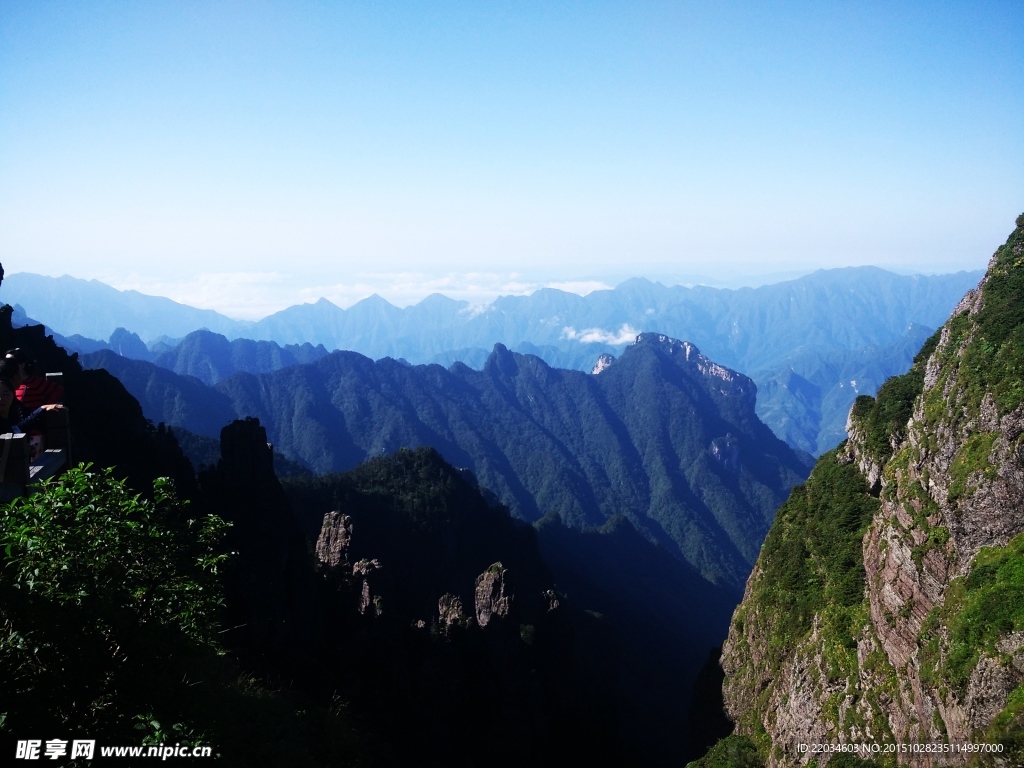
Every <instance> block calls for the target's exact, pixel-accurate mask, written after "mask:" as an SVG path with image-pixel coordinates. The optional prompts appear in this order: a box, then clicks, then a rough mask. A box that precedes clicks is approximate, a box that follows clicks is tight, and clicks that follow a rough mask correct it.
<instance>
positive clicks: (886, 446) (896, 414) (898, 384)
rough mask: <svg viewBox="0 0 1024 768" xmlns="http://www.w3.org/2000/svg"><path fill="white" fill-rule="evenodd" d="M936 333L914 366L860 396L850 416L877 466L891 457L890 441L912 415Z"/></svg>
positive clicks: (900, 433) (938, 335)
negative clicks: (861, 431) (872, 393)
mask: <svg viewBox="0 0 1024 768" xmlns="http://www.w3.org/2000/svg"><path fill="white" fill-rule="evenodd" d="M941 333H942V332H941V330H940V331H936V332H935V333H934V334H932V335H931V337H930V338H929V339H928V340H927V341H926V342H925V343H924V346H923V347H921V351H920V352H918V353H917V356H916V357H914V365H913V366H912V367H911V369H910V370H909V371H908V372H907V373H905V374H903V375H902V376H893V377H892V378H891V379H889V380H888V381H886V382H885V383H884V384H883V385H882V386H881V388H879V390H878V394H877V395H876V396H875V397H874V398H871V397H870V396H868V395H861V396H860V397H858V398H857V400H856V402H854V405H853V410H852V411H851V414H852V416H853V418H854V421H855V422H857V423H858V424H859V425H860V427H861V429H862V430H863V432H864V447H865V449H866V450H867V452H868V454H869V455H870V456H872V457H873V458H874V459H875V460H876V461H878V462H879V463H884V462H885V461H886V460H887V459H889V458H890V457H891V456H892V439H893V437H897V438H899V437H901V436H902V434H903V430H904V428H905V427H906V425H907V422H908V421H909V420H910V417H911V416H912V415H913V413H914V400H915V398H917V396H918V395H919V394H921V391H922V390H923V389H924V369H925V365H926V364H927V363H928V358H929V357H931V354H932V352H934V351H935V347H936V346H937V345H938V343H939V337H940V336H941Z"/></svg>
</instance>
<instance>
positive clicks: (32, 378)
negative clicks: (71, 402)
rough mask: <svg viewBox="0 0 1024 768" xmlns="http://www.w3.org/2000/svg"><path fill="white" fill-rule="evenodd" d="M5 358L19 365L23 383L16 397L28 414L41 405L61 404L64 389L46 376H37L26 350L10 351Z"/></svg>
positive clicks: (15, 394) (19, 386)
mask: <svg viewBox="0 0 1024 768" xmlns="http://www.w3.org/2000/svg"><path fill="white" fill-rule="evenodd" d="M5 357H7V358H9V359H11V360H14V361H15V362H16V363H17V364H18V372H19V374H20V378H21V383H20V384H19V385H18V389H17V391H16V392H15V393H14V396H15V397H16V398H18V402H20V403H21V404H22V406H23V407H24V408H25V411H26V413H32V411H34V410H35V409H36V408H38V407H39V406H41V405H50V404H51V403H59V402H60V400H61V398H62V397H64V387H62V386H61V385H60V384H58V383H57V382H55V381H50V380H49V379H48V378H46V377H45V376H37V375H36V374H35V372H34V370H33V366H34V361H33V360H32V358H31V357H30V356H29V355H28V353H26V352H25V350H23V349H20V348H16V349H11V350H8V352H7V354H6V355H5Z"/></svg>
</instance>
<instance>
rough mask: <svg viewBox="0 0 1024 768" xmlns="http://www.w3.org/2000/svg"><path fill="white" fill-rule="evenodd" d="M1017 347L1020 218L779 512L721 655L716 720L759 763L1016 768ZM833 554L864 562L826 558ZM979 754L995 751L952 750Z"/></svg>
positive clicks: (1022, 566)
mask: <svg viewBox="0 0 1024 768" xmlns="http://www.w3.org/2000/svg"><path fill="white" fill-rule="evenodd" d="M1022 340H1024V216H1022V217H1020V218H1018V220H1017V229H1016V230H1015V232H1014V233H1013V234H1012V235H1011V236H1010V238H1009V240H1008V241H1007V243H1006V244H1005V245H1004V246H1003V247H1001V248H1000V249H999V250H998V251H997V252H996V254H995V255H994V256H993V258H992V261H991V262H990V264H989V269H988V273H987V274H986V276H985V278H984V279H983V280H982V282H981V284H980V285H979V287H978V289H977V290H975V291H971V292H970V293H969V294H968V295H967V296H966V297H965V298H964V300H963V301H962V302H961V304H960V305H959V306H958V307H957V310H956V311H955V313H954V315H953V316H952V317H951V319H950V320H949V321H948V322H947V323H946V325H945V326H944V327H943V328H942V329H941V331H940V333H938V334H936V336H934V337H933V338H932V339H931V340H929V342H928V343H927V344H926V345H925V348H924V349H923V350H922V352H921V354H919V355H918V358H916V359H915V364H914V367H913V368H912V370H911V371H910V372H909V373H908V374H906V375H905V376H902V377H898V378H896V379H890V381H889V382H887V383H886V385H885V386H883V387H882V389H881V390H879V393H878V397H877V399H871V398H864V397H862V398H859V399H858V401H857V403H856V404H855V406H854V408H853V410H852V411H851V414H850V420H849V425H848V432H849V436H850V437H849V440H848V441H847V443H846V444H845V445H844V446H840V448H839V449H837V450H836V451H835V452H833V453H831V454H826V455H825V456H824V457H823V458H822V459H821V460H820V461H819V464H818V466H817V467H816V468H815V470H814V472H813V473H812V475H811V478H810V480H809V481H808V483H807V485H806V486H805V487H803V488H800V489H797V490H796V491H794V494H793V496H791V498H790V501H788V502H787V504H786V505H784V506H783V508H782V509H780V511H779V515H778V517H777V521H776V524H775V526H774V528H773V530H772V532H771V533H770V534H769V537H768V540H767V541H766V542H765V546H764V548H763V549H762V553H761V556H760V558H759V560H758V564H757V567H755V569H754V572H753V574H752V575H751V577H750V579H749V581H748V583H747V587H746V592H745V596H744V601H743V603H742V604H741V605H740V607H739V609H738V610H737V612H736V614H735V616H734V618H733V623H732V626H731V629H730V633H729V637H728V640H727V642H726V644H725V647H724V649H723V654H722V666H723V669H724V670H725V672H726V682H725V685H724V694H725V703H726V708H727V711H728V713H729V715H730V717H731V718H732V719H733V720H734V721H735V722H736V723H737V733H738V734H739V735H741V736H744V737H747V738H750V739H752V740H753V741H754V742H755V743H756V744H757V746H758V748H759V751H760V752H761V754H762V756H763V757H764V758H765V759H766V760H767V763H768V765H769V766H780V767H781V766H790V765H807V764H809V763H811V761H812V760H818V765H823V764H825V763H826V762H828V760H829V758H830V755H829V754H824V755H816V754H813V753H811V752H802V751H801V750H800V746H799V745H801V744H809V743H821V744H836V745H838V744H843V743H845V744H864V743H867V744H878V745H882V747H881V748H882V749H884V745H886V744H931V745H945V750H944V751H941V752H936V751H916V752H915V751H908V752H900V753H893V754H888V755H886V754H885V753H884V752H883V753H881V754H879V753H875V754H873V755H870V757H872V759H874V760H876V761H877V762H878V764H885V765H888V764H892V763H899V764H905V765H914V766H932V765H968V764H982V765H1019V764H1021V763H1020V762H1019V761H1020V760H1021V759H1022V756H1024V738H1022V735H1024V685H1022V683H1024V632H1022V631H1021V630H1022V629H1024V576H1022V575H1021V574H1024V536H1022V533H1024V515H1022V514H1021V510H1022V509H1024V386H1022V384H1021V376H1022V373H1024V366H1022V363H1024V344H1022V343H1021V342H1022ZM851 505H856V506H857V509H859V510H860V512H858V513H857V514H858V515H859V517H856V516H853V517H851V516H850V515H849V514H848V510H850V509H852V508H853V507H852V506H851ZM872 505H873V506H872ZM872 510H873V511H872ZM847 521H850V524H849V525H848V527H847V528H845V529H844V528H843V527H842V526H843V525H844V523H845V522H847ZM843 542H846V543H851V542H852V543H855V544H859V546H857V547H855V548H853V549H851V550H850V552H851V556H850V557H840V558H838V559H833V560H830V559H829V558H830V557H831V555H830V549H829V548H830V547H831V548H833V551H834V548H835V547H840V548H841V547H842V545H843ZM826 563H827V564H828V568H827V569H826V568H825V567H824V566H825V564H826ZM793 570H797V571H799V573H800V574H801V575H800V579H803V581H801V582H799V583H797V582H794V583H793V584H792V585H791V586H790V588H789V591H788V593H787V592H786V589H785V588H784V585H780V584H778V583H777V582H778V581H779V579H780V578H782V579H783V580H785V578H787V574H788V573H790V572H792V571H793ZM837 585H838V586H837ZM979 743H999V744H1001V745H1002V746H1001V747H1000V749H1002V750H1003V751H1002V752H1000V753H987V754H981V755H979V754H975V753H969V752H965V751H962V750H960V749H958V748H957V746H956V745H964V744H979ZM861 756H862V757H867V756H868V755H864V754H862V755H861ZM979 760H980V763H978V762H977V761H979ZM972 761H975V762H972Z"/></svg>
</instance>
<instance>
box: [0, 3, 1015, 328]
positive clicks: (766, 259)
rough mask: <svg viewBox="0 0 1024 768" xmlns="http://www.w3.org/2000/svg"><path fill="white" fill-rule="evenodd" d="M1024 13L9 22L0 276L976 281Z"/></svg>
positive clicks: (482, 288)
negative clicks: (873, 273) (865, 270)
mask: <svg viewBox="0 0 1024 768" xmlns="http://www.w3.org/2000/svg"><path fill="white" fill-rule="evenodd" d="M1021 29H1024V3H1021V2H1003V3H983V2H978V3H949V4H945V3H939V2H928V3H900V4H893V3H870V2H858V3H828V2H808V3H770V4H769V3H710V2H709V3H682V2H672V3H668V2H665V3H661V2H650V3H636V2H622V3H604V2H594V1H591V2H563V3H557V2H537V3H531V2H515V3H498V2H494V3H491V2H487V3H484V2H475V3H443V2H442V3H427V2H409V3H402V2H393V3H341V2H338V3H333V2H332V3H313V2H310V3H303V2H196V3H192V2H180V1H179V2H135V3H121V2H98V1H97V2H87V3H77V4H70V3H50V2H29V1H28V0H17V1H14V0H12V1H11V2H4V3H2V4H0V261H2V262H3V264H4V267H5V268H6V269H7V271H8V272H20V271H27V272H37V273H43V274H52V275H59V274H64V273H67V274H72V275H75V276H77V277H84V278H97V279H101V280H103V281H104V282H108V283H110V284H112V285H115V286H117V287H121V288H136V289H139V290H143V291H146V292H150V293H160V294H163V295H169V296H171V297H172V298H175V299H178V300H182V301H187V302H189V303H193V304H196V305H199V306H209V307H212V308H216V309H220V310H222V311H225V312H227V313H228V314H232V315H234V316H239V317H259V316H262V315H264V314H266V313H268V312H270V311H273V310H275V309H279V308H281V307H284V306H287V305H288V304H292V303H297V302H299V301H309V300H314V299H316V298H318V297H319V296H321V295H323V296H326V297H327V298H329V299H331V300H333V301H336V302H337V303H339V304H341V305H343V306H344V305H347V304H351V303H352V302H353V301H355V300H357V299H358V298H361V297H362V296H365V295H368V294H369V293H371V292H374V291H376V292H378V293H380V294H381V295H384V296H385V297H386V298H389V299H391V300H393V301H395V302H396V303H407V302H409V301H415V300H418V299H419V298H422V296H424V295H426V294H428V293H430V292H432V291H434V290H440V291H442V292H445V293H448V294H449V295H452V296H455V297H457V298H470V299H474V300H486V299H488V298H492V297H493V296H494V295H497V294H499V293H508V292H523V291H527V290H530V289H532V288H534V287H538V286H540V285H559V286H563V287H567V288H570V289H574V290H577V291H585V290H587V289H588V288H592V287H595V286H599V285H613V284H615V283H616V282H618V281H620V280H622V279H624V278H626V277H629V276H632V275H643V276H647V277H650V278H653V279H661V280H663V281H666V282H685V281H689V280H693V279H694V276H704V277H707V278H711V279H713V280H721V281H724V282H736V281H742V280H754V279H755V278H756V277H757V276H759V275H766V274H793V273H796V272H800V271H806V270H810V269H815V268H819V267H829V266H847V265H854V264H877V265H879V266H883V267H887V268H891V269H896V270H900V271H922V272H942V271H953V270H957V269H970V268H980V267H983V266H984V265H985V263H986V261H987V259H988V257H989V255H991V253H992V251H993V250H994V249H995V248H996V247H997V246H998V245H999V244H1000V243H1002V241H1003V240H1004V239H1005V237H1006V235H1007V234H1008V232H1009V231H1010V229H1011V228H1012V227H1013V221H1014V218H1015V217H1016V216H1017V215H1018V214H1019V213H1021V212H1022V211H1024V109H1021V94H1022V93H1024V49H1022V48H1021V46H1020V45H1019V33H1020V30H1021Z"/></svg>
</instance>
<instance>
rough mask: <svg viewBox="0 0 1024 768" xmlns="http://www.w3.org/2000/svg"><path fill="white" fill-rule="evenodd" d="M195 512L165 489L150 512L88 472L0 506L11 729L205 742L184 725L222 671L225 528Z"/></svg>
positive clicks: (5, 709)
mask: <svg viewBox="0 0 1024 768" xmlns="http://www.w3.org/2000/svg"><path fill="white" fill-rule="evenodd" d="M189 512H190V510H189V508H188V506H187V503H186V502H183V501H180V500H179V499H177V498H176V497H175V495H174V490H173V487H172V486H171V483H170V481H168V480H166V479H164V478H161V479H158V480H156V481H155V482H154V486H153V496H152V499H144V498H142V497H140V496H138V495H136V494H133V493H131V492H130V491H129V490H128V489H127V488H126V487H125V484H124V482H123V481H118V480H115V479H114V478H113V476H112V474H111V472H110V470H107V471H104V472H101V473H97V472H92V471H90V470H89V468H88V467H79V468H77V469H72V470H70V471H69V472H67V473H66V474H64V475H63V476H61V477H60V478H59V479H55V480H52V481H48V482H46V483H44V484H43V485H42V486H41V489H40V490H39V492H38V493H35V494H33V495H31V496H28V497H25V498H21V499H18V500H16V501H15V502H13V503H12V504H9V505H5V506H2V507H0V679H2V680H3V681H4V686H3V690H2V691H0V721H2V722H3V723H4V726H3V729H4V730H10V732H11V733H14V732H15V731H17V732H19V733H29V732H31V729H32V728H33V727H45V728H46V729H47V731H49V732H52V730H53V729H54V728H58V729H59V728H61V727H72V726H74V727H76V728H90V729H91V732H92V733H95V734H118V735H121V734H130V733H132V731H133V730H134V729H135V728H134V727H135V725H136V723H137V722H138V718H139V717H140V716H143V717H145V718H147V722H148V721H156V720H159V721H161V722H165V723H168V724H171V723H174V724H175V725H177V726H178V727H177V728H174V731H175V732H176V733H179V734H186V735H187V734H196V733H197V731H196V730H195V729H194V728H192V727H191V726H190V725H188V724H187V723H183V722H182V718H183V717H184V715H183V712H184V711H185V710H186V709H187V705H186V703H185V700H186V699H188V697H189V696H194V695H197V694H198V693H200V692H201V690H202V689H200V691H197V692H194V693H190V688H191V687H193V686H194V685H196V684H197V683H198V682H201V681H202V680H203V678H204V675H205V673H206V672H207V670H208V667H209V665H210V664H211V663H216V661H217V645H216V640H215V638H216V629H217V622H216V616H217V613H218V611H219V609H220V606H221V600H222V597H221V587H220V583H219V579H218V576H217V570H218V567H219V566H220V564H221V563H222V562H223V561H224V559H225V557H226V556H225V555H224V554H220V553H218V552H217V551H216V549H215V545H216V543H217V542H218V540H219V539H220V537H221V535H222V533H223V532H224V530H225V528H226V526H227V524H226V523H224V522H223V521H221V520H220V519H218V518H216V517H212V516H210V517H199V516H196V515H191V514H189ZM168 727H172V726H170V725H168Z"/></svg>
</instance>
